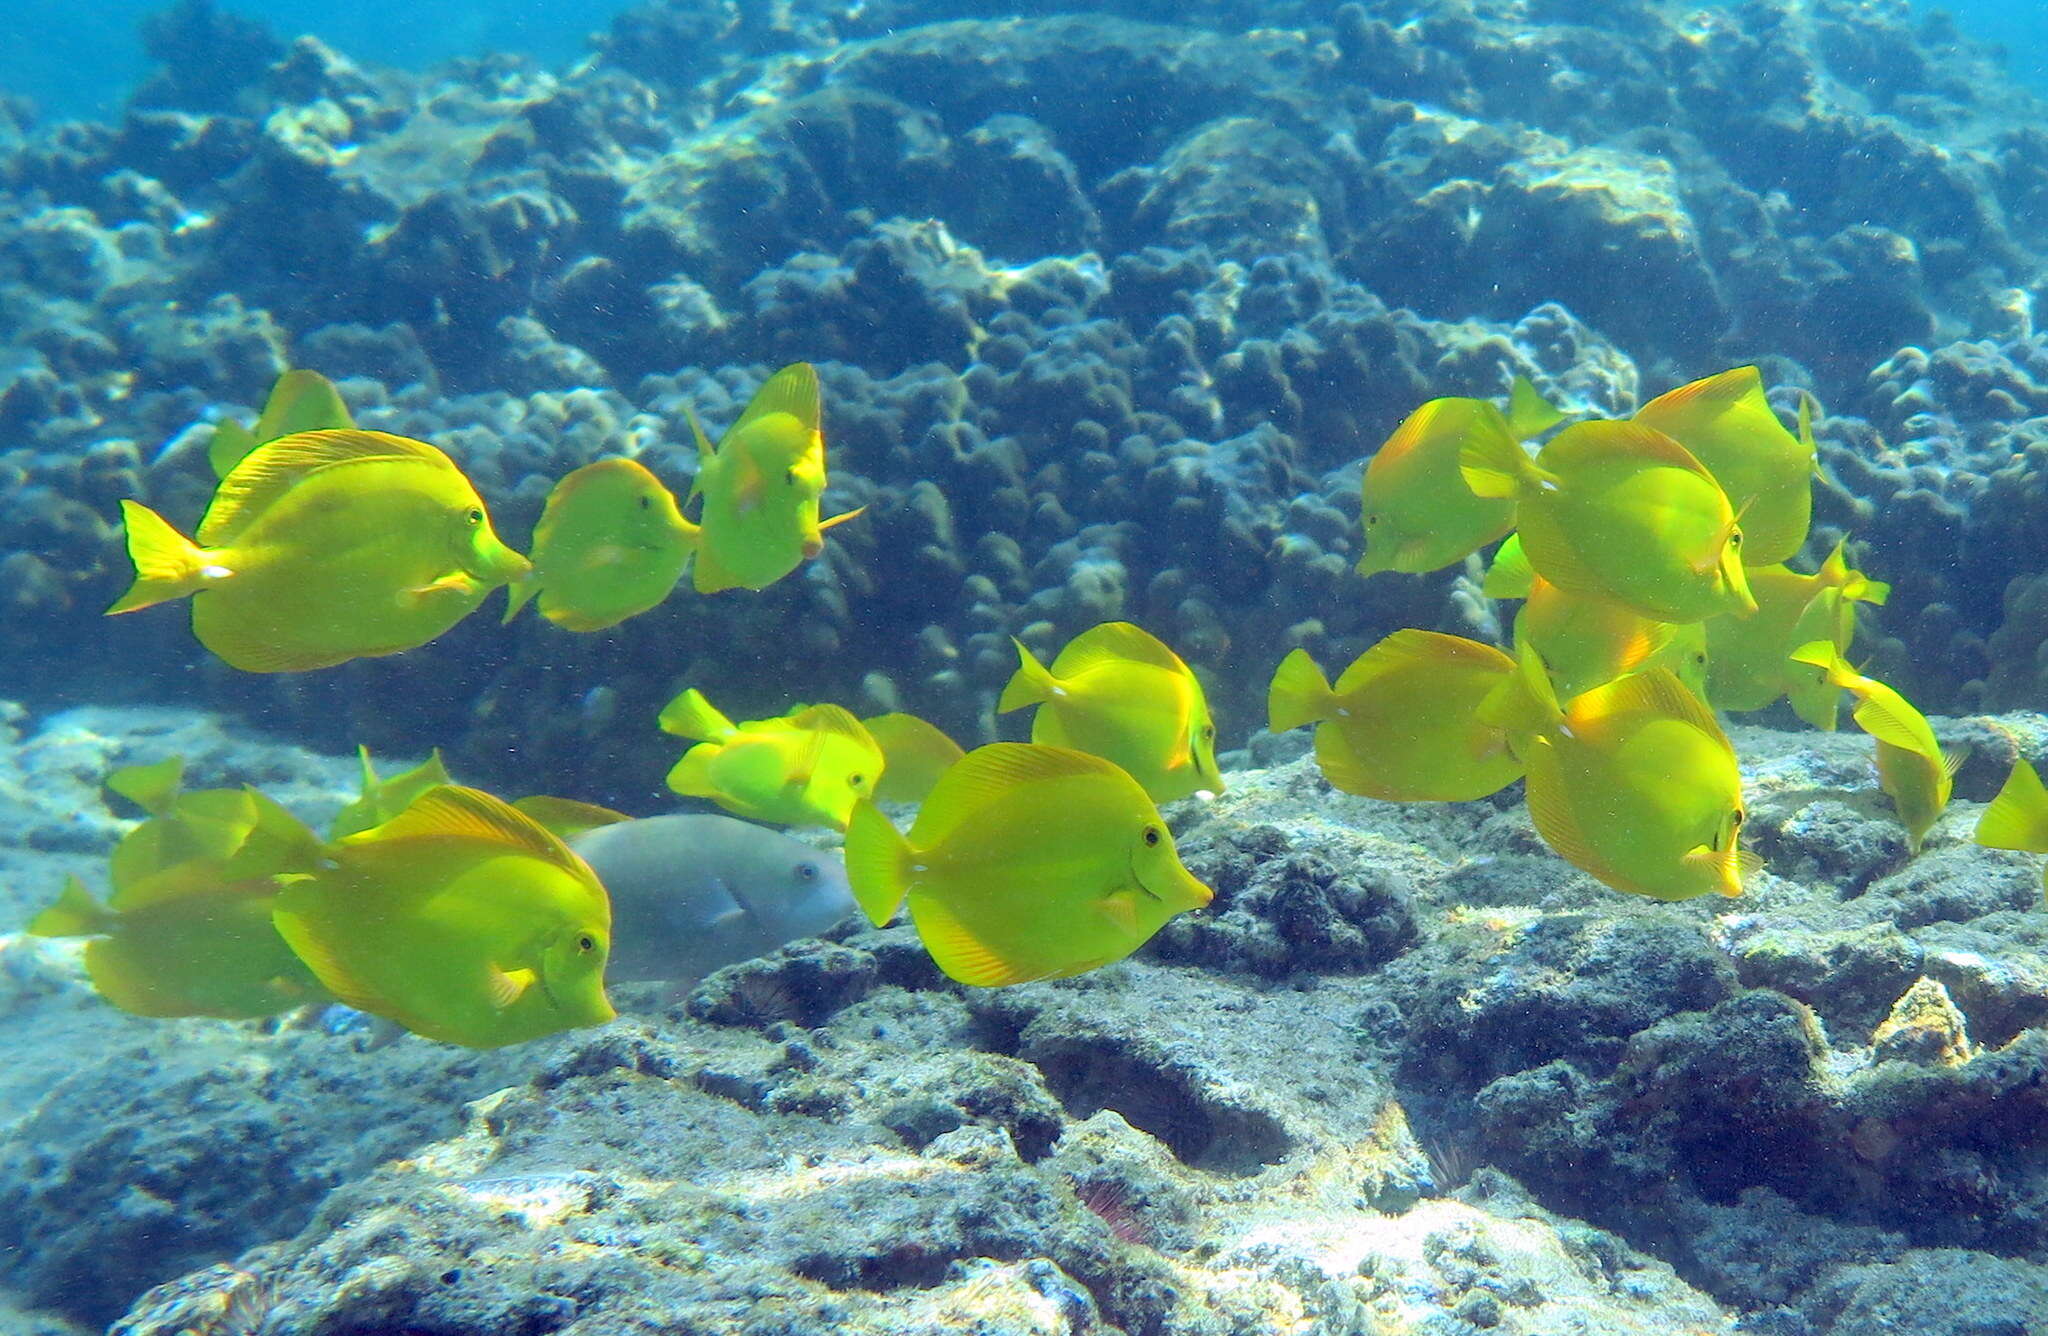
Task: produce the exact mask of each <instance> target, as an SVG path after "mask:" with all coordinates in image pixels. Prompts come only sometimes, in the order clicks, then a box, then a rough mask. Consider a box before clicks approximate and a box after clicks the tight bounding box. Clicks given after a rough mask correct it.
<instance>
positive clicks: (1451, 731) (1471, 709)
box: [1266, 630, 1522, 802]
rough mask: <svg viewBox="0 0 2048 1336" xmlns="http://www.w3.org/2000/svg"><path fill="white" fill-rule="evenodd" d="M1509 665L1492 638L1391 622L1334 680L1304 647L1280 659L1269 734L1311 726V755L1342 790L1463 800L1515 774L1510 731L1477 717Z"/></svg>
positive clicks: (1518, 766) (1400, 798)
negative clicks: (1388, 631)
mask: <svg viewBox="0 0 2048 1336" xmlns="http://www.w3.org/2000/svg"><path fill="white" fill-rule="evenodd" d="M1514 670H1515V663H1514V660H1512V659H1510V658H1509V657H1508V656H1507V655H1505V654H1503V653H1501V652H1500V651H1499V650H1497V649H1495V648H1493V647H1492V646H1491V645H1482V644H1479V643H1478V642H1477V641H1472V640H1465V639H1462V638H1461V637H1458V636H1449V635H1442V634H1439V633H1437V632H1434V631H1415V630H1408V631H1396V632H1395V633H1394V634H1392V635H1390V636H1388V637H1387V638H1386V639H1384V640H1382V641H1380V642H1379V643H1378V644H1377V645H1374V646H1373V647H1372V648H1371V649H1369V650H1367V651H1366V652H1365V653H1363V654H1361V655H1359V656H1358V658H1356V659H1354V660H1353V661H1352V663H1351V666H1350V667H1348V668H1346V669H1345V670H1344V672H1343V675H1342V676H1340V677H1339V678H1338V679H1337V684H1336V686H1335V687H1332V686H1331V685H1330V683H1329V681H1328V680H1327V679H1326V678H1324V676H1323V673H1322V670H1321V669H1320V668H1318V667H1317V666H1316V663H1315V660H1314V659H1312V658H1310V657H1309V653H1308V651H1307V650H1302V649H1297V650H1294V651H1293V652H1291V653H1290V654H1288V655H1287V657H1286V658H1285V659H1282V660H1281V661H1280V667H1279V668H1278V669H1277V670H1276V671H1275V672H1274V674H1273V682H1272V685H1271V687H1270V688H1269V690H1268V692H1267V700H1266V705H1267V714H1268V727H1270V728H1271V729H1272V730H1273V731H1274V732H1275V733H1280V732H1285V731H1286V730H1288V729H1290V728H1299V727H1301V726H1302V725H1303V724H1309V723H1313V724H1315V725H1316V732H1315V747H1316V764H1317V765H1318V766H1319V767H1321V769H1322V772H1323V776H1324V778H1326V779H1328V780H1329V781H1330V783H1331V784H1332V785H1334V786H1336V787H1337V788H1339V789H1342V790H1343V791H1344V792H1346V793H1357V794H1363V795H1364V796H1366V797H1368V798H1379V799H1382V800H1384V801H1387V802H1462V801H1468V800H1470V799H1474V798H1483V797H1485V796H1486V795H1487V794H1489V793H1494V792H1497V791H1498V790H1500V789H1502V788H1505V787H1506V786H1507V785H1509V784H1512V783H1513V782H1514V781H1515V780H1517V779H1519V778H1521V775H1522V763H1521V762H1520V761H1519V760H1517V759H1516V757H1515V755H1514V753H1513V752H1512V751H1510V750H1509V748H1508V745H1507V735H1506V734H1505V733H1504V732H1503V731H1502V730H1501V729H1500V728H1498V727H1495V726H1493V725H1491V724H1487V723H1484V722H1482V721H1481V720H1480V719H1478V718H1477V711H1478V707H1479V705H1480V703H1481V702H1482V701H1483V700H1485V699H1486V697H1487V696H1488V695H1490V694H1491V693H1492V692H1493V691H1494V689H1495V688H1497V687H1498V686H1499V685H1500V683H1501V681H1502V680H1503V679H1504V678H1506V677H1507V676H1508V675H1509V674H1511V673H1513V672H1514Z"/></svg>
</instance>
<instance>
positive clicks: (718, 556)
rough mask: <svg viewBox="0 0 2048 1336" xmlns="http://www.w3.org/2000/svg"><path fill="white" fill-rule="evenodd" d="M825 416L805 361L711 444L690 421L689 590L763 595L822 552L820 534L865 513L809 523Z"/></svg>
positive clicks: (771, 384) (778, 378)
mask: <svg viewBox="0 0 2048 1336" xmlns="http://www.w3.org/2000/svg"><path fill="white" fill-rule="evenodd" d="M823 423H824V410H823V407H822V405H821V404H820V402H819V396H818V373H817V371H816V369H815V368H813V367H812V366H811V364H810V363H808V362H798V363H795V364H794V365H792V366H786V367H784V368H782V370H780V371H778V372H776V373H775V374H774V375H772V376H770V377H769V378H768V379H767V381H766V382H764V383H763V384H762V386H761V388H760V390H759V391H757V392H756V393H755V395H754V397H753V399H752V401H751V402H749V403H748V404H747V407H746V411H745V412H743V413H741V414H740V416H739V420H738V421H737V422H734V423H733V424H732V426H731V427H730V428H728V429H727V431H726V433H725V435H724V437H723V438H721V439H720V441H719V443H718V445H717V446H716V447H714V446H713V445H712V444H711V441H710V439H709V438H707V437H706V436H705V435H704V430H703V428H701V427H699V426H698V425H697V419H696V416H695V415H694V414H692V415H691V417H690V430H691V431H692V432H694V433H696V436H697V453H698V456H699V462H698V465H697V481H696V482H695V484H694V485H692V487H691V488H690V495H691V496H701V497H703V498H704V509H703V512H702V514H701V515H700V516H699V521H700V523H701V524H702V526H703V528H702V532H701V533H700V534H699V536H698V547H697V566H696V577H695V578H696V585H697V592H698V593H700V594H710V593H715V592H717V591H718V590H721V589H766V588H767V587H768V586H769V585H772V584H774V583H775V582H776V581H777V580H780V579H781V578H782V577H783V576H785V575H787V574H789V573H790V572H791V571H793V570H795V569H796V568H797V567H798V566H799V565H801V564H802V563H803V562H806V561H808V560H810V559H811V558H812V557H815V556H817V555H818V553H820V552H822V551H823V550H824V548H825V538H824V531H825V530H827V529H829V528H831V527H832V526H833V525H835V524H844V523H845V522H846V521H848V520H850V519H852V518H853V517H854V516H856V515H858V514H860V513H861V511H862V510H865V509H867V507H865V506H862V507H861V508H860V509H859V510H850V511H848V512H846V513H845V514H844V515H834V516H833V517H832V518H831V519H829V520H820V519H819V518H818V501H819V498H820V497H822V496H824V494H825V436H824V428H823Z"/></svg>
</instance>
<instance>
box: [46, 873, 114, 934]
mask: <svg viewBox="0 0 2048 1336" xmlns="http://www.w3.org/2000/svg"><path fill="white" fill-rule="evenodd" d="M117 918H119V915H117V914H115V913H114V911H113V910H111V909H108V908H107V907H106V906H105V905H103V904H101V903H100V902H99V901H97V900H95V899H93V896H92V892H91V891H88V890H87V889H85V883H84V882H82V881H80V880H79V879H78V878H77V877H76V876H71V877H66V878H65V879H64V892H63V894H61V895H59V896H58V897H57V901H56V903H55V904H53V905H51V906H50V907H49V908H48V909H45V910H44V911H43V912H42V913H40V914H38V915H36V916H35V917H34V918H32V919H30V920H29V921H28V933H29V936H31V937H92V936H96V935H98V934H100V933H103V932H106V931H108V930H109V929H110V928H112V927H113V926H114V922H115V920H116V919H117Z"/></svg>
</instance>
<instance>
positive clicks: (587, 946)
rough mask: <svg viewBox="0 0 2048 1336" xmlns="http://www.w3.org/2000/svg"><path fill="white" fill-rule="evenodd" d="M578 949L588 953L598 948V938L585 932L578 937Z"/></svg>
mask: <svg viewBox="0 0 2048 1336" xmlns="http://www.w3.org/2000/svg"><path fill="white" fill-rule="evenodd" d="M576 949H577V950H578V951H581V952H583V953H584V954H586V955H588V954H589V953H590V952H592V951H595V950H597V938H595V937H592V936H591V935H590V934H589V933H587V932H586V933H584V934H583V935H582V936H581V937H578V938H577V939H576Z"/></svg>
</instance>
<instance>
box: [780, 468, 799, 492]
mask: <svg viewBox="0 0 2048 1336" xmlns="http://www.w3.org/2000/svg"><path fill="white" fill-rule="evenodd" d="M782 480H783V481H784V482H786V483H788V484H789V485H790V486H791V487H794V486H796V469H795V468H794V467H792V468H791V469H790V470H789V472H787V473H785V474H783V475H782Z"/></svg>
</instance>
